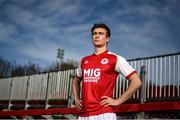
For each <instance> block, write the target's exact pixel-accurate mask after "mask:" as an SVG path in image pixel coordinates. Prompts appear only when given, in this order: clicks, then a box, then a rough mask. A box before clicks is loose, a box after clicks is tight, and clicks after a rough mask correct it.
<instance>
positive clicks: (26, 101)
mask: <svg viewBox="0 0 180 120" xmlns="http://www.w3.org/2000/svg"><path fill="white" fill-rule="evenodd" d="M30 76H31V75H29V76H28V79H27V85H26V98H25V109H27V108H28V107H29V104H28V92H29V81H30Z"/></svg>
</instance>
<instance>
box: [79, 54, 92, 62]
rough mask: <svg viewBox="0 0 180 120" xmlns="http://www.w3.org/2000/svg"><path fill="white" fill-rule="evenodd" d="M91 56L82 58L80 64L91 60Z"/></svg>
mask: <svg viewBox="0 0 180 120" xmlns="http://www.w3.org/2000/svg"><path fill="white" fill-rule="evenodd" d="M92 56H93V55H87V56H84V57H83V58H82V59H81V63H82V62H83V61H86V60H89V59H91V57H92Z"/></svg>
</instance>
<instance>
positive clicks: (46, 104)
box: [45, 72, 50, 109]
mask: <svg viewBox="0 0 180 120" xmlns="http://www.w3.org/2000/svg"><path fill="white" fill-rule="evenodd" d="M49 74H50V72H48V77H47V87H46V97H45V109H48V107H49V104H48V102H49V96H48V93H49V79H50V75H49Z"/></svg>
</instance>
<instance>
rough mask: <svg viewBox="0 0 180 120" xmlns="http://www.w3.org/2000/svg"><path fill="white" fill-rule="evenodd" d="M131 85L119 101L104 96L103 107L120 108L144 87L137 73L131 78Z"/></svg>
mask: <svg viewBox="0 0 180 120" xmlns="http://www.w3.org/2000/svg"><path fill="white" fill-rule="evenodd" d="M129 80H130V85H129V87H128V88H127V90H126V91H125V92H124V93H123V94H122V95H121V96H120V97H119V98H117V99H113V98H110V97H108V96H102V99H103V100H102V101H101V105H103V106H105V107H107V106H118V105H120V104H122V103H124V102H125V101H126V100H128V99H129V98H130V97H131V96H132V95H133V94H134V93H135V92H136V91H137V90H138V89H139V88H140V87H141V85H142V82H141V80H140V78H139V76H138V74H137V73H135V74H134V75H132V76H131V77H130V78H129Z"/></svg>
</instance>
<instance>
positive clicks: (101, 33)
mask: <svg viewBox="0 0 180 120" xmlns="http://www.w3.org/2000/svg"><path fill="white" fill-rule="evenodd" d="M92 34H93V35H95V34H100V35H103V34H105V32H93V33H92Z"/></svg>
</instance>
